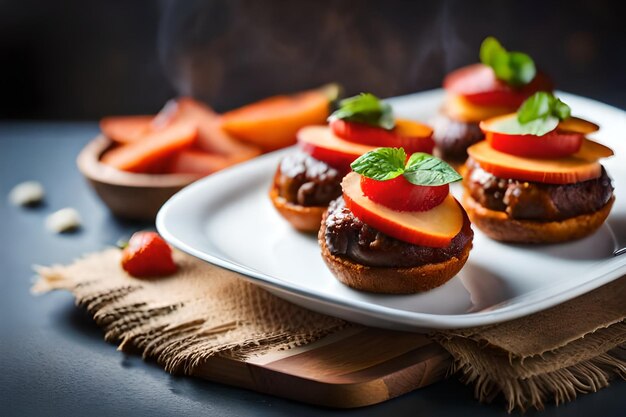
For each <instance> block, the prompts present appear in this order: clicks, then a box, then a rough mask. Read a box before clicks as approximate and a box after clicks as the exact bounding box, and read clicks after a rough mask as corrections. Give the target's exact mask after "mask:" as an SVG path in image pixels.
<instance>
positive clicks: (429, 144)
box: [330, 119, 435, 153]
mask: <svg viewBox="0 0 626 417" xmlns="http://www.w3.org/2000/svg"><path fill="white" fill-rule="evenodd" d="M330 128H331V130H332V132H333V133H334V134H335V135H337V136H338V137H340V138H341V139H345V140H347V141H350V142H354V143H359V144H363V145H369V146H375V147H392V148H404V150H405V151H406V152H407V153H414V152H426V153H432V151H433V148H434V146H435V142H434V141H433V139H432V134H433V130H432V128H430V127H429V126H426V125H423V124H421V123H417V122H414V121H412V120H406V119H396V127H395V128H393V129H392V130H387V129H383V128H381V127H377V126H370V125H368V124H365V123H358V122H349V121H346V120H341V119H335V120H333V121H331V122H330Z"/></svg>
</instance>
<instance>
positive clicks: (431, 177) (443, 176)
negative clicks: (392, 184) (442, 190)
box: [403, 152, 463, 187]
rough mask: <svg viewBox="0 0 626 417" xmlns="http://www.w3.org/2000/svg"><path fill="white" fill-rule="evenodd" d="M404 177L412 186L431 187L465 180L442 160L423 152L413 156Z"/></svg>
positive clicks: (405, 169)
mask: <svg viewBox="0 0 626 417" xmlns="http://www.w3.org/2000/svg"><path fill="white" fill-rule="evenodd" d="M403 175H404V178H405V179H406V180H407V181H408V182H410V183H411V184H415V185H428V186H431V187H434V186H438V185H444V184H450V183H451V182H456V181H460V180H461V179H463V177H461V176H460V175H459V173H458V172H456V171H455V170H454V168H452V167H451V166H450V165H448V164H447V163H445V162H444V161H442V160H441V159H439V158H435V157H434V156H432V155H429V154H427V153H422V152H416V153H414V154H413V155H411V157H410V158H409V161H408V162H407V164H406V167H405V168H404V174H403Z"/></svg>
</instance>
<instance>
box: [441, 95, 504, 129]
mask: <svg viewBox="0 0 626 417" xmlns="http://www.w3.org/2000/svg"><path fill="white" fill-rule="evenodd" d="M509 112H511V108H510V107H506V106H484V105H477V104H473V103H470V102H469V101H468V100H467V99H466V98H464V97H463V96H459V95H451V96H449V97H448V98H447V99H446V103H445V104H444V106H443V113H444V114H446V115H447V116H448V117H450V118H451V119H454V120H458V121H461V122H468V123H471V122H480V121H481V120H486V119H490V118H492V117H495V116H500V115H501V114H506V113H509Z"/></svg>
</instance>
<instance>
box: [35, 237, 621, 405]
mask: <svg viewBox="0 0 626 417" xmlns="http://www.w3.org/2000/svg"><path fill="white" fill-rule="evenodd" d="M175 257H176V261H177V263H178V264H179V265H180V271H179V272H178V273H177V274H176V275H174V276H172V277H168V278H162V279H158V280H140V279H133V278H130V277H129V276H128V275H126V274H125V273H124V272H123V271H122V269H121V268H120V267H119V259H120V251H119V250H118V249H113V248H112V249H108V250H105V251H103V252H99V253H95V254H91V255H88V256H86V257H84V258H82V259H80V260H78V261H76V262H74V263H73V264H71V265H68V266H52V267H37V268H36V270H37V272H38V274H39V279H38V281H37V282H36V284H35V286H34V287H33V290H34V291H35V292H46V291H49V290H53V289H65V290H69V291H71V292H72V293H73V294H74V295H75V297H76V302H77V304H78V305H80V306H84V307H85V308H86V309H87V310H88V311H89V312H90V313H91V314H93V317H94V319H95V321H96V322H97V323H98V325H100V326H101V327H103V328H104V330H105V338H106V340H108V341H111V342H116V343H119V349H121V350H130V349H132V350H139V351H140V352H141V353H142V354H143V356H144V357H145V358H151V359H154V360H156V361H157V362H158V363H160V364H161V365H163V366H164V368H165V369H166V370H167V371H169V372H173V373H192V371H193V369H194V367H196V366H197V365H198V364H200V363H202V361H203V360H205V359H206V358H208V357H210V356H212V355H216V354H220V355H231V356H235V357H241V358H245V357H247V356H250V355H253V354H258V353H260V352H263V351H264V350H268V349H276V348H284V349H288V348H290V347H292V346H296V345H302V344H306V343H311V342H313V341H315V340H318V339H319V338H322V337H324V336H325V335H328V334H330V333H332V332H334V331H337V330H338V329H341V328H345V327H347V326H356V325H354V324H351V323H347V322H345V321H343V320H340V319H337V318H333V317H329V316H324V315H321V314H317V313H313V312H311V311H308V310H305V309H303V308H300V307H297V306H295V305H293V304H290V303H288V302H286V301H283V300H281V299H279V298H277V297H275V296H273V295H271V294H270V293H268V292H266V291H265V290H263V289H261V288H259V287H256V286H254V285H252V284H249V283H248V282H246V281H244V280H242V279H240V278H239V277H238V275H237V274H235V273H232V272H230V271H226V270H224V269H220V268H218V267H214V266H211V265H207V264H206V263H203V262H200V261H197V260H195V259H194V258H191V257H189V256H186V255H184V254H182V253H176V254H175ZM625 318H626V278H622V279H620V280H617V281H614V282H613V283H611V284H609V285H606V286H604V287H602V288H600V289H598V290H595V291H593V292H591V293H589V294H586V295H584V296H581V297H579V298H577V299H574V300H572V301H569V302H566V303H564V304H561V305H559V306H557V307H554V308H552V309H550V310H546V311H543V312H540V313H537V314H534V315H532V316H528V317H524V318H521V319H517V320H514V321H510V322H507V323H502V324H498V325H493V326H487V327H481V328H472V329H462V330H452V331H440V332H436V333H433V334H432V335H431V336H432V338H433V339H434V340H435V341H437V342H439V343H440V344H441V345H442V346H443V347H444V348H445V349H447V350H448V351H449V352H450V353H451V354H452V356H453V358H454V360H455V361H454V364H453V366H452V368H451V371H452V372H456V373H457V374H458V375H460V377H461V379H462V380H463V381H465V382H466V383H471V384H473V385H474V387H475V393H476V396H477V398H479V399H480V400H482V401H491V400H493V399H494V398H496V397H498V396H501V397H503V398H504V399H505V401H506V404H507V407H508V409H509V410H512V409H514V408H519V409H522V410H523V409H526V408H528V407H535V408H538V409H541V408H543V406H544V404H545V403H547V402H556V403H561V402H564V401H569V400H572V399H574V398H575V397H576V395H577V394H578V393H587V392H593V391H597V390H598V389H600V388H603V387H606V386H607V385H608V384H609V381H610V380H611V379H612V378H615V377H621V378H626V321H625Z"/></svg>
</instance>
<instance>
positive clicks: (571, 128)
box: [556, 117, 600, 135]
mask: <svg viewBox="0 0 626 417" xmlns="http://www.w3.org/2000/svg"><path fill="white" fill-rule="evenodd" d="M556 128H557V129H558V130H563V131H566V132H576V133H582V134H584V135H588V134H589V133H593V132H597V131H598V130H599V129H600V126H598V125H597V124H595V123H592V122H590V121H589V120H585V119H580V118H578V117H568V118H567V119H565V120H561V121H560V122H559V125H558V126H557V127H556Z"/></svg>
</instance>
